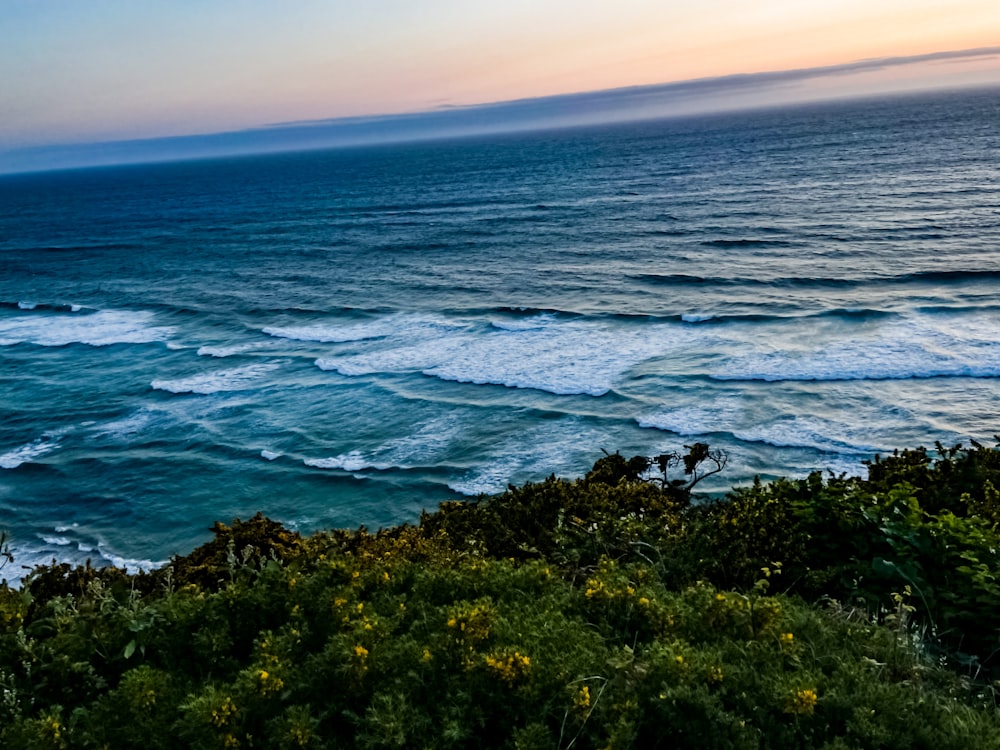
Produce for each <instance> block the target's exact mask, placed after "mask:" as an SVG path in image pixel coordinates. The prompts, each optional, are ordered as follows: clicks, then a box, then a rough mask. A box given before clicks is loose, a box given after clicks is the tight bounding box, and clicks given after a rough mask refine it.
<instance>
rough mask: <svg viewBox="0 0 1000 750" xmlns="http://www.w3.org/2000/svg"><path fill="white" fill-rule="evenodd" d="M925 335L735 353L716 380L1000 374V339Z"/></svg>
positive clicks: (713, 376)
mask: <svg viewBox="0 0 1000 750" xmlns="http://www.w3.org/2000/svg"><path fill="white" fill-rule="evenodd" d="M922 333H923V334H924V336H925V337H926V338H924V339H921V338H916V339H915V338H906V339H903V338H899V339H891V338H890V337H888V336H885V337H882V338H880V339H877V340H869V341H863V342H859V341H840V342H836V343H832V344H829V345H828V346H826V347H823V348H820V349H815V350H812V351H805V352H803V351H794V350H781V351H772V352H763V353H752V354H747V355H738V356H734V357H731V358H730V359H729V360H728V361H727V362H724V363H723V364H722V365H720V366H719V367H718V368H717V369H716V370H714V371H712V372H710V373H708V375H709V377H710V378H712V379H714V380H760V381H766V382H779V381H838V380H845V381H846V380H915V379H924V378H942V377H947V378H997V377H1000V342H995V341H994V342H989V341H979V342H976V341H962V340H959V339H956V338H953V337H947V336H944V335H937V336H935V335H934V333H933V332H930V331H923V332H922Z"/></svg>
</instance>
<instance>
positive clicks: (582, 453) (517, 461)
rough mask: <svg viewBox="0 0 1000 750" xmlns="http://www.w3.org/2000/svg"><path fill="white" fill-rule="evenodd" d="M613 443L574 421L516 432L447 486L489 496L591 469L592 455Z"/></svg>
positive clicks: (457, 490)
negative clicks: (520, 484)
mask: <svg viewBox="0 0 1000 750" xmlns="http://www.w3.org/2000/svg"><path fill="white" fill-rule="evenodd" d="M610 440H613V438H611V436H610V435H609V434H608V433H605V432H603V431H601V430H599V429H597V428H596V427H594V426H592V425H588V424H587V423H585V422H584V421H583V420H581V419H578V418H576V417H564V418H562V419H558V420H555V421H553V422H547V423H545V424H542V425H539V426H537V427H534V428H531V429H528V430H525V431H522V432H518V433H517V434H515V435H513V436H511V437H510V438H508V439H507V440H505V441H503V442H501V443H500V444H498V445H496V446H495V448H494V449H493V450H492V451H491V453H490V456H489V458H487V459H486V460H485V461H482V462H481V463H480V464H479V465H478V466H477V467H476V468H475V469H472V470H471V471H468V472H466V473H465V474H464V475H462V476H461V477H458V478H456V479H453V480H452V481H449V482H448V486H449V487H450V488H451V489H453V490H454V491H455V492H458V493H460V494H462V495H471V496H476V495H481V494H486V495H492V494H496V493H499V492H503V491H504V490H506V489H507V485H508V484H515V485H516V484H518V483H521V482H525V481H529V480H530V481H541V480H542V479H544V478H545V477H546V476H548V475H549V474H552V473H557V474H560V475H562V476H566V475H567V473H572V472H573V471H574V469H576V470H580V469H584V468H590V466H591V465H592V463H593V461H594V459H595V458H597V457H599V456H595V455H594V453H595V452H596V451H597V450H598V449H599V448H600V447H601V446H607V445H609V441H610Z"/></svg>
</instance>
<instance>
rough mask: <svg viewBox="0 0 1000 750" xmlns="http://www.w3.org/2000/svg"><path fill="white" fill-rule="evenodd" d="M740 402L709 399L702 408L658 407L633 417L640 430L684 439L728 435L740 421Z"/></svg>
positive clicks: (737, 400) (742, 406) (741, 412)
mask: <svg viewBox="0 0 1000 750" xmlns="http://www.w3.org/2000/svg"><path fill="white" fill-rule="evenodd" d="M744 411H745V405H744V403H743V401H742V399H738V398H722V399H712V400H710V401H707V402H706V403H705V404H704V405H699V406H680V407H675V408H671V407H666V406H664V407H662V408H660V409H659V410H657V411H655V412H653V413H652V414H647V415H645V416H642V417H637V418H636V422H637V423H638V424H639V426H640V427H652V428H655V429H657V430H664V431H666V432H673V433H676V434H677V435H683V436H686V437H689V436H693V435H706V434H709V433H712V432H732V431H733V430H734V429H736V427H737V425H739V424H740V421H741V420H742V418H743V414H744Z"/></svg>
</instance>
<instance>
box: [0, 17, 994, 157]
mask: <svg viewBox="0 0 1000 750" xmlns="http://www.w3.org/2000/svg"><path fill="white" fill-rule="evenodd" d="M998 41H1000V2H997V1H996V0H875V2H872V0H797V1H796V2H794V3H792V2H787V0H758V1H757V2H754V3H747V2H745V1H744V0H701V2H699V3H697V4H691V3H687V4H685V3H665V2H663V1H662V0H617V1H616V2H615V3H608V2H597V1H596V0H506V1H505V2H503V3H496V2H488V3H487V2H482V0H421V2H419V3H415V2H412V1H411V0H374V2H344V1H338V2H331V1H330V0H296V1H295V2H294V3H283V2H278V1H277V0H245V1H242V2H221V1H220V0H201V1H199V2H195V1H194V0H143V1H142V2H135V1H134V0H91V1H90V2H66V1H65V0H4V2H3V10H2V23H0V81H2V83H0V172H16V171H27V170H38V169H54V168H61V167H73V166H86V165H94V164H113V163H130V162H137V161H146V160H164V159H168V160H169V159H186V158H195V157H200V156H213V155H225V154H243V153H255V152H266V151H284V150H290V149H308V148H322V147H329V146H337V145H348V144H356V143H371V142H384V141H395V140H407V139H413V138H433V137H450V136H455V135H461V134H477V133H493V132H503V131H511V130H523V129H530V128H544V127H564V126H572V125H579V124H588V123H599V122H607V121H620V120H630V119H637V118H659V117H672V116H678V115H686V114H695V113H702V112H713V111H719V110H733V109H742V108H748V107H761V106H771V105H779V104H786V103H795V102H805V101H817V100H823V99H830V98H842V97H851V96H865V95H881V94H885V93H893V92H905V91H913V90H925V89H942V88H959V87H966V86H985V85H1000V55H998V54H997V53H998V50H1000V48H998V47H996V46H995V45H996V44H997V43H998ZM274 123H283V124H280V125H274Z"/></svg>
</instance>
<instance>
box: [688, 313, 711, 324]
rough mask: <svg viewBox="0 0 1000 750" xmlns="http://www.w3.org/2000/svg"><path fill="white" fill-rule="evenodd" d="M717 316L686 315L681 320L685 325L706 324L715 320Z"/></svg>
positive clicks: (706, 314) (702, 314)
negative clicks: (707, 321)
mask: <svg viewBox="0 0 1000 750" xmlns="http://www.w3.org/2000/svg"><path fill="white" fill-rule="evenodd" d="M714 318H715V315H713V314H711V313H684V314H683V315H681V320H683V321H684V322H685V323H704V322H705V321H706V320H713V319H714Z"/></svg>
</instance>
